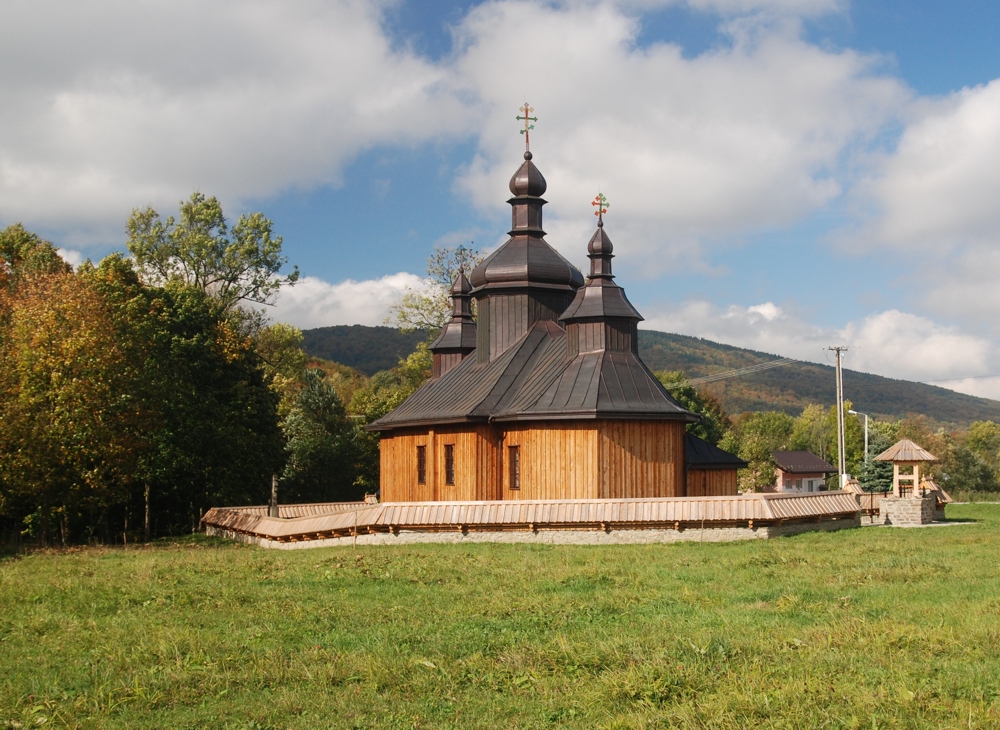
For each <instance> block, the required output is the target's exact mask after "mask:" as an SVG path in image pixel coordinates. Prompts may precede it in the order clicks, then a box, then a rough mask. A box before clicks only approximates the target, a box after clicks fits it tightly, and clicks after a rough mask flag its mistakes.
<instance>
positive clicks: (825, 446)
mask: <svg viewBox="0 0 1000 730" xmlns="http://www.w3.org/2000/svg"><path fill="white" fill-rule="evenodd" d="M836 439H837V431H836V410H834V428H833V429H831V428H830V418H829V416H828V414H827V409H826V408H824V407H823V406H821V405H819V404H816V403H810V404H809V405H807V406H806V407H805V408H803V409H802V413H801V414H800V415H799V417H798V418H796V419H795V425H794V426H793V428H792V436H791V439H790V441H789V444H788V448H789V449H791V450H792V451H809V452H812V453H813V454H816V456H818V457H819V458H821V459H824V460H825V459H827V457H828V456H829V455H830V444H831V442H832V443H833V444H836Z"/></svg>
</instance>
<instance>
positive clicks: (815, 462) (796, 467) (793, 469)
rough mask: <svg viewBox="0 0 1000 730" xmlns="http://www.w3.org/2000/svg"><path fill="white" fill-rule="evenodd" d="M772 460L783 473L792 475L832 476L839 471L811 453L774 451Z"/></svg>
mask: <svg viewBox="0 0 1000 730" xmlns="http://www.w3.org/2000/svg"><path fill="white" fill-rule="evenodd" d="M771 458H772V459H774V463H775V464H777V465H778V468H779V469H781V471H784V472H789V473H792V474H795V473H798V474H814V473H817V472H824V473H827V474H832V473H833V472H835V471H837V468H836V467H835V466H831V465H830V464H828V463H826V462H825V461H823V460H822V459H821V458H819V457H818V456H816V454H814V453H812V452H810V451H774V452H772V453H771Z"/></svg>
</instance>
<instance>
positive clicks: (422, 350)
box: [350, 343, 433, 492]
mask: <svg viewBox="0 0 1000 730" xmlns="http://www.w3.org/2000/svg"><path fill="white" fill-rule="evenodd" d="M432 364H433V356H432V355H431V351H430V350H429V349H428V346H427V343H421V344H420V345H418V346H417V349H416V350H415V351H414V352H412V353H410V354H409V355H408V356H407V357H405V358H403V359H401V360H400V361H399V364H398V365H396V367H394V368H392V369H391V370H383V371H381V372H378V373H375V374H374V375H373V376H372V377H371V379H370V380H369V381H368V385H367V386H366V387H364V388H362V389H361V390H358V391H357V392H356V393H355V394H354V398H352V399H351V409H350V410H351V412H352V413H355V414H357V415H359V416H360V418H359V423H358V429H359V432H358V447H359V449H360V462H359V463H360V466H359V470H358V479H359V484H361V485H362V486H364V487H365V489H366V490H367V491H369V492H374V491H375V490H377V489H378V487H379V436H378V434H376V433H370V432H368V431H365V430H364V427H365V426H366V425H367V424H369V423H372V422H373V421H375V420H377V419H379V418H381V417H382V416H384V415H385V414H386V413H388V412H389V411H391V410H392V409H394V408H396V407H397V406H398V405H400V404H401V403H402V402H403V401H404V400H406V399H407V398H409V397H410V396H411V395H412V394H413V393H414V391H416V389H417V388H419V387H420V386H421V385H423V384H424V383H425V382H426V381H427V379H428V378H429V377H430V376H431V366H432Z"/></svg>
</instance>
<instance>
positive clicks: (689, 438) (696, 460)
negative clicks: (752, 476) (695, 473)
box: [684, 433, 750, 469]
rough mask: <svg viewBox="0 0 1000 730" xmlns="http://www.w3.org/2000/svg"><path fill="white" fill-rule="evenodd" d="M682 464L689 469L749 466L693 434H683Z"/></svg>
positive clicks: (744, 467) (740, 467) (741, 467)
mask: <svg viewBox="0 0 1000 730" xmlns="http://www.w3.org/2000/svg"><path fill="white" fill-rule="evenodd" d="M684 463H685V464H687V466H688V468H689V469H746V468H747V467H748V466H750V464H749V463H748V462H746V461H743V459H741V458H740V457H738V456H737V455H736V454H731V453H729V452H728V451H723V450H722V449H720V448H719V447H718V446H713V445H712V444H710V443H708V442H707V441H705V440H704V439H700V438H698V437H697V436H695V435H694V434H691V433H686V434H684Z"/></svg>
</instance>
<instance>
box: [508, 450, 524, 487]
mask: <svg viewBox="0 0 1000 730" xmlns="http://www.w3.org/2000/svg"><path fill="white" fill-rule="evenodd" d="M507 469H508V472H509V477H510V488H511V489H520V488H521V447H520V446H508V447H507Z"/></svg>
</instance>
